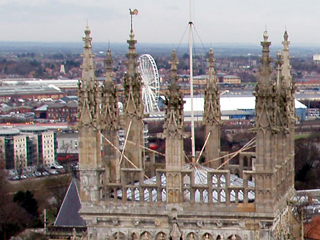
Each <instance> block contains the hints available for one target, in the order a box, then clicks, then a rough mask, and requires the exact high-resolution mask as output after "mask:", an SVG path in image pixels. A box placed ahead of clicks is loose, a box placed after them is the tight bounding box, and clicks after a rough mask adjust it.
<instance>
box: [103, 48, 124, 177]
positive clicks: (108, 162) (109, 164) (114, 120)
mask: <svg viewBox="0 0 320 240" xmlns="http://www.w3.org/2000/svg"><path fill="white" fill-rule="evenodd" d="M104 62H105V65H106V78H105V81H104V83H103V85H102V87H101V99H102V104H101V121H100V129H101V132H102V135H103V138H102V143H103V158H102V160H103V163H104V165H105V169H106V171H105V172H106V180H107V182H113V183H115V182H117V181H119V179H120V166H119V163H118V160H119V154H118V151H117V150H116V149H115V147H116V148H117V147H119V138H118V136H119V134H118V130H119V128H120V120H119V109H118V90H117V86H116V84H115V82H114V81H113V79H112V78H113V72H112V63H113V60H112V57H111V50H110V49H108V51H107V56H106V59H105V61H104Z"/></svg>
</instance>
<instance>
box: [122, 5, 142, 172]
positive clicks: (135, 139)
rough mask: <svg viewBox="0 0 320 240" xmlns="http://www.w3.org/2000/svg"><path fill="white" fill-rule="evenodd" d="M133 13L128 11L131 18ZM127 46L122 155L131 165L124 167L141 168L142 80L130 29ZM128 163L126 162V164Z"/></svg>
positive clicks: (134, 42) (134, 41)
mask: <svg viewBox="0 0 320 240" xmlns="http://www.w3.org/2000/svg"><path fill="white" fill-rule="evenodd" d="M133 13H134V11H133V12H132V11H131V10H130V14H131V17H132V15H133ZM127 43H128V44H129V52H128V53H127V54H126V56H127V58H128V63H127V72H126V73H125V75H124V78H123V92H124V101H123V103H124V104H123V106H124V121H125V134H126V136H127V140H128V141H127V142H131V143H128V144H126V145H125V149H124V152H125V153H124V155H126V156H129V158H130V161H131V163H132V164H128V165H126V167H130V168H131V167H135V168H139V169H140V168H142V149H141V146H143V145H144V139H143V129H144V123H143V117H144V113H143V102H142V78H141V75H140V74H139V73H138V71H137V66H138V62H137V57H138V54H137V53H136V48H135V44H136V43H137V41H136V40H135V39H134V33H133V30H132V28H131V30H130V39H129V40H128V41H127ZM132 143H133V144H132ZM126 163H128V162H126Z"/></svg>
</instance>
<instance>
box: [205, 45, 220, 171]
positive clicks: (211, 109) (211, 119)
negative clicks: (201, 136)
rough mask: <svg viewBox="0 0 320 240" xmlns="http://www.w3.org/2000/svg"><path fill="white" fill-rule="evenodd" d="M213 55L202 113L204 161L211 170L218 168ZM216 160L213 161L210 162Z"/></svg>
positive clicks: (215, 83) (217, 128)
mask: <svg viewBox="0 0 320 240" xmlns="http://www.w3.org/2000/svg"><path fill="white" fill-rule="evenodd" d="M214 62H215V59H214V54H213V50H212V49H210V52H209V78H208V79H207V83H206V86H205V90H204V113H203V124H204V126H205V134H206V139H207V145H206V147H205V156H206V161H208V162H210V163H209V165H208V166H210V167H212V168H215V169H216V168H217V167H219V161H218V160H217V158H219V156H220V135H221V134H220V124H221V111H220V96H219V87H218V84H217V79H216V77H215V70H214ZM214 159H216V160H215V161H212V160H214Z"/></svg>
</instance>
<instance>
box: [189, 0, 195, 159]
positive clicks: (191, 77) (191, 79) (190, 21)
mask: <svg viewBox="0 0 320 240" xmlns="http://www.w3.org/2000/svg"><path fill="white" fill-rule="evenodd" d="M189 14H190V20H189V62H190V97H191V149H192V162H195V160H196V147H195V134H194V112H193V61H192V60H193V56H192V44H193V42H192V40H193V38H192V27H193V22H192V0H190V13H189Z"/></svg>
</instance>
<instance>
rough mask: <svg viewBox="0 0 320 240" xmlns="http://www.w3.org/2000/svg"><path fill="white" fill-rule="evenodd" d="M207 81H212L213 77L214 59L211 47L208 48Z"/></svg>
mask: <svg viewBox="0 0 320 240" xmlns="http://www.w3.org/2000/svg"><path fill="white" fill-rule="evenodd" d="M208 62H209V81H214V79H215V77H214V75H215V70H214V63H215V59H214V53H213V49H210V51H209V60H208Z"/></svg>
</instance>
